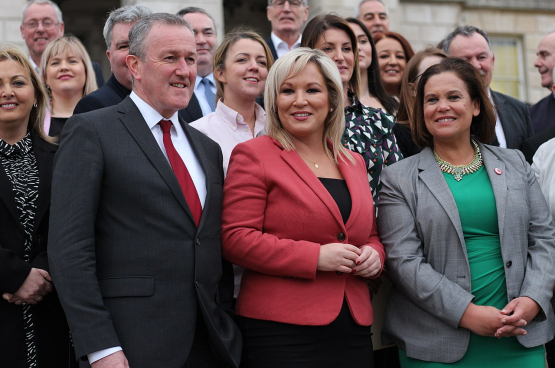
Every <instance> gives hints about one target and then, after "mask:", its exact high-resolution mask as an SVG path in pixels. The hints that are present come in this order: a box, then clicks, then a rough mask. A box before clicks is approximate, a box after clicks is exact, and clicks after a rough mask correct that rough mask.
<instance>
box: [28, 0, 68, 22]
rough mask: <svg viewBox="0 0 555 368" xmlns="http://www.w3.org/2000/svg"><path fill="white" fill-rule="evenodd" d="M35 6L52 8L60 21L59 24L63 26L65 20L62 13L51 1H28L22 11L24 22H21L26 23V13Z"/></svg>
mask: <svg viewBox="0 0 555 368" xmlns="http://www.w3.org/2000/svg"><path fill="white" fill-rule="evenodd" d="M33 4H47V5H50V6H52V7H53V8H54V11H55V12H56V18H57V19H58V23H60V24H62V23H63V22H64V20H63V19H62V11H61V10H60V8H59V7H58V5H56V3H55V2H52V1H50V0H29V1H26V2H25V5H23V10H22V13H23V20H22V21H21V22H24V21H25V12H26V11H27V9H28V8H29V7H30V6H31V5H33Z"/></svg>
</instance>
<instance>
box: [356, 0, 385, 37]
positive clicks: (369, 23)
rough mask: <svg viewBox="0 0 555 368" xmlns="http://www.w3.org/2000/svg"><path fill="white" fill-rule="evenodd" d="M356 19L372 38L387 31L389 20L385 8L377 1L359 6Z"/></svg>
mask: <svg viewBox="0 0 555 368" xmlns="http://www.w3.org/2000/svg"><path fill="white" fill-rule="evenodd" d="M359 10H360V15H359V16H358V19H359V20H360V21H361V22H362V23H364V25H365V26H366V28H368V30H369V31H370V33H371V34H372V38H373V37H374V36H375V35H377V34H379V33H383V32H387V31H389V18H388V17H387V12H386V11H385V6H384V5H383V4H382V3H380V2H379V1H373V0H371V1H365V2H363V3H362V4H361V5H360V9H359Z"/></svg>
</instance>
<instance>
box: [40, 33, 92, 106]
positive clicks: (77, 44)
mask: <svg viewBox="0 0 555 368" xmlns="http://www.w3.org/2000/svg"><path fill="white" fill-rule="evenodd" d="M68 50H69V51H71V52H73V53H74V54H75V55H76V56H77V57H79V58H80V59H81V61H82V62H83V65H84V66H85V85H84V86H83V97H85V96H86V95H88V94H89V93H91V92H94V91H96V90H97V89H98V85H97V84H96V76H95V74H94V69H93V66H92V63H91V58H90V57H89V54H88V53H87V50H85V46H83V44H82V43H81V41H79V39H78V38H77V37H75V36H73V35H71V34H66V35H64V36H62V37H60V38H58V39H56V40H54V41H52V42H50V43H49V44H48V46H47V47H46V50H44V53H43V54H42V58H41V61H40V74H41V77H42V80H43V82H44V84H45V85H46V68H47V67H48V62H49V61H50V59H52V58H53V57H55V56H56V55H59V54H61V53H63V52H64V51H68ZM48 93H49V96H50V97H52V94H51V92H50V91H48Z"/></svg>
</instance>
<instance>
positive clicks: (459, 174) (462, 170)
mask: <svg viewBox="0 0 555 368" xmlns="http://www.w3.org/2000/svg"><path fill="white" fill-rule="evenodd" d="M472 145H473V146H474V151H475V155H474V160H472V162H471V163H469V164H468V165H452V164H450V163H449V162H447V161H444V160H442V159H441V158H440V157H439V155H438V154H437V152H436V150H435V149H434V158H435V160H436V162H437V163H438V165H439V169H440V170H441V171H443V172H444V173H447V174H451V175H453V177H454V178H455V180H456V181H461V180H462V178H463V176H464V175H466V174H472V173H473V172H476V171H478V169H480V168H481V167H482V165H483V164H484V161H483V160H482V152H481V151H480V147H478V144H477V143H476V142H475V141H474V140H472Z"/></svg>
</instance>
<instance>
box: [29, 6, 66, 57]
mask: <svg viewBox="0 0 555 368" xmlns="http://www.w3.org/2000/svg"><path fill="white" fill-rule="evenodd" d="M33 23H36V24H33ZM45 24H47V25H48V24H50V25H51V28H50V29H46V28H48V26H47V27H46V28H45ZM19 29H20V31H21V37H22V38H23V39H24V40H25V43H26V44H27V48H28V49H29V54H30V55H31V57H32V58H33V59H38V60H40V57H41V56H42V53H43V52H44V50H45V49H46V46H48V44H49V43H50V42H52V41H54V40H55V39H57V38H59V37H62V36H63V35H64V23H58V18H56V11H55V10H54V7H52V5H49V4H31V5H30V6H29V7H28V8H27V11H25V16H24V17H23V23H22V24H21V26H20V27H19Z"/></svg>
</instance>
